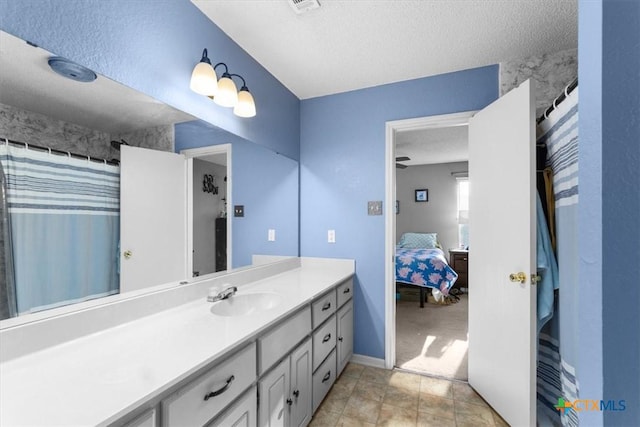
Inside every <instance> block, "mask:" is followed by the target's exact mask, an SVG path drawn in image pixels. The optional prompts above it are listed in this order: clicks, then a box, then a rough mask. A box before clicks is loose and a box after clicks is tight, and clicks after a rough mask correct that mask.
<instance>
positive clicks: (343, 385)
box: [329, 376, 358, 397]
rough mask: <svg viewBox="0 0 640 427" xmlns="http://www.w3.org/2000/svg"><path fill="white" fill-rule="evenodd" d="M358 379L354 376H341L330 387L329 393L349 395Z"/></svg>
mask: <svg viewBox="0 0 640 427" xmlns="http://www.w3.org/2000/svg"><path fill="white" fill-rule="evenodd" d="M357 383H358V379H357V378H354V377H345V376H341V377H340V378H338V380H337V381H336V383H335V384H334V385H333V387H332V388H331V391H330V392H329V394H332V395H335V396H342V397H349V395H350V394H351V393H352V392H353V389H354V388H355V387H356V384H357Z"/></svg>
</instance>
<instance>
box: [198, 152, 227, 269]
mask: <svg viewBox="0 0 640 427" xmlns="http://www.w3.org/2000/svg"><path fill="white" fill-rule="evenodd" d="M205 174H208V175H213V176H215V177H216V185H217V186H218V194H212V193H205V192H204V191H202V179H203V177H204V175H205ZM226 175H227V168H226V166H222V165H217V164H214V163H210V162H206V161H204V160H199V159H193V271H197V272H199V273H200V275H203V274H208V273H213V272H215V271H216V234H215V232H216V223H215V221H216V218H218V217H219V216H220V213H221V211H222V209H224V202H223V201H222V200H221V199H222V198H223V197H226V194H227V190H226V185H227V183H226V182H224V177H225V176H226Z"/></svg>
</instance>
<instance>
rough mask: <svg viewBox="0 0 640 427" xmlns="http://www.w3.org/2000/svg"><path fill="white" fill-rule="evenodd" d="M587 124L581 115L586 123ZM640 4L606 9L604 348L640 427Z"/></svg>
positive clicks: (610, 3) (617, 393) (608, 376)
mask: <svg viewBox="0 0 640 427" xmlns="http://www.w3.org/2000/svg"><path fill="white" fill-rule="evenodd" d="M581 120H582V118H581ZM639 216H640V2H638V1H637V0H605V1H604V2H603V8H602V267H603V275H602V301H603V302H602V304H603V307H602V334H603V335H602V336H603V340H602V344H603V349H604V354H603V362H604V393H603V396H604V399H616V400H617V399H625V400H626V402H627V405H626V410H625V411H621V412H614V411H608V412H605V413H604V424H605V425H612V426H613V425H616V426H623V425H628V426H631V425H633V426H638V425H640V315H639V313H640V221H639V220H638V218H639Z"/></svg>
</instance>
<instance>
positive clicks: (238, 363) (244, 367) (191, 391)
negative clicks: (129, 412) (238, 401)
mask: <svg viewBox="0 0 640 427" xmlns="http://www.w3.org/2000/svg"><path fill="white" fill-rule="evenodd" d="M256 354H257V353H256V344H255V342H253V343H251V344H249V345H248V346H246V347H245V348H244V349H242V350H240V351H238V352H236V353H234V354H232V355H231V356H230V357H228V358H227V359H226V360H225V361H223V362H221V363H217V364H216V365H215V366H214V367H213V368H211V369H210V370H209V371H207V372H206V373H205V374H203V375H201V376H200V378H198V379H197V380H195V381H191V382H190V383H189V384H187V385H186V386H184V387H182V388H181V389H179V390H178V391H177V392H175V393H174V394H173V395H171V396H169V397H168V398H166V399H164V400H163V401H162V403H161V407H162V425H164V426H185V425H189V426H202V425H205V424H206V423H207V422H209V421H210V420H211V419H212V418H214V417H215V416H217V415H218V414H219V413H220V412H221V411H222V410H223V409H224V408H225V407H226V406H228V405H229V404H230V403H231V402H233V401H234V399H235V398H236V397H238V396H240V394H241V393H242V392H244V391H245V390H247V389H248V388H249V386H250V385H251V384H252V383H254V382H255V380H256V368H257V361H256Z"/></svg>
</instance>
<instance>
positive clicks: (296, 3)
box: [289, 0, 320, 15]
mask: <svg viewBox="0 0 640 427" xmlns="http://www.w3.org/2000/svg"><path fill="white" fill-rule="evenodd" d="M289 5H290V6H291V8H292V9H293V10H294V11H295V12H296V14H298V15H302V14H303V13H307V12H309V11H311V10H314V9H318V8H319V7H320V2H319V1H318V0H289Z"/></svg>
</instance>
